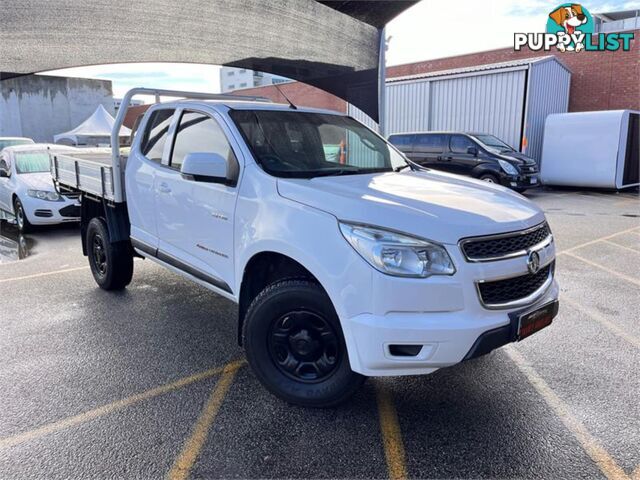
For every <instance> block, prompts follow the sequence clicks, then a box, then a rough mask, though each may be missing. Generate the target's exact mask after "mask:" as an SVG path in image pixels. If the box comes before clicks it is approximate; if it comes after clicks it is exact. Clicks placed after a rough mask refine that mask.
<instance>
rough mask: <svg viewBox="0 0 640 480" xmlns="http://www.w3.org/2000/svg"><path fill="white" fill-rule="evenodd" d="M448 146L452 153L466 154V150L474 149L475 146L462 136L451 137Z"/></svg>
mask: <svg viewBox="0 0 640 480" xmlns="http://www.w3.org/2000/svg"><path fill="white" fill-rule="evenodd" d="M450 146H451V151H452V152H453V153H467V149H468V148H469V147H475V146H476V144H475V143H474V142H473V141H471V140H470V139H469V138H467V137H465V136H464V135H453V136H452V137H451V143H450Z"/></svg>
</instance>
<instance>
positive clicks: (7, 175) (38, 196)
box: [0, 144, 80, 232]
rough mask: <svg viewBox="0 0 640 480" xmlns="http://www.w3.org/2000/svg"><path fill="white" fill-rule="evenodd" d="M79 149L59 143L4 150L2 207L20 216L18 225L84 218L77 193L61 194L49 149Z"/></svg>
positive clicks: (0, 166)
mask: <svg viewBox="0 0 640 480" xmlns="http://www.w3.org/2000/svg"><path fill="white" fill-rule="evenodd" d="M70 150H75V149H73V148H70V147H61V146H59V145H48V144H33V145H19V146H13V147H7V148H5V149H3V150H2V152H0V210H4V211H6V212H8V213H10V214H12V215H14V216H15V217H16V223H17V224H18V228H19V229H20V230H21V231H22V232H27V231H29V229H30V228H31V227H32V226H33V225H54V224H58V223H66V222H77V221H79V220H80V204H79V203H78V199H77V196H73V197H68V196H65V195H60V194H59V193H58V192H56V189H55V187H54V184H53V180H52V179H51V173H50V171H49V170H50V166H49V153H48V151H52V152H57V151H59V152H63V151H64V152H68V151H70Z"/></svg>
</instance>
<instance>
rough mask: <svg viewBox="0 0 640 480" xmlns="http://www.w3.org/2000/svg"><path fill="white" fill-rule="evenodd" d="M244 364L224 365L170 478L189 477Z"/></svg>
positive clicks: (170, 473) (180, 479) (174, 464)
mask: <svg viewBox="0 0 640 480" xmlns="http://www.w3.org/2000/svg"><path fill="white" fill-rule="evenodd" d="M242 365H244V361H241V362H235V363H230V364H229V365H227V366H226V367H224V371H223V372H222V375H221V376H220V379H219V380H218V382H217V383H216V386H215V388H214V389H213V391H212V392H211V396H210V397H209V400H208V401H207V404H206V405H205V407H204V410H203V411H202V413H201V414H200V417H199V418H198V421H197V422H196V424H195V426H194V427H193V431H192V432H191V436H190V437H189V438H188V440H187V441H186V442H185V444H184V446H183V447H182V451H181V452H180V455H178V458H177V459H176V460H175V462H174V463H173V466H172V467H171V470H170V471H169V474H168V475H167V478H168V479H169V480H183V479H186V478H188V477H189V473H190V472H191V469H192V468H193V465H194V464H195V463H196V460H197V459H198V456H199V455H200V451H201V450H202V447H203V445H204V442H205V441H206V440H207V437H208V436H209V430H210V429H211V425H213V421H214V420H215V418H216V416H217V415H218V412H219V411H220V406H221V405H222V402H223V401H224V397H225V396H226V395H227V392H228V391H229V388H230V387H231V384H232V383H233V379H234V377H235V375H236V373H237V372H238V369H239V368H240V367H241V366H242Z"/></svg>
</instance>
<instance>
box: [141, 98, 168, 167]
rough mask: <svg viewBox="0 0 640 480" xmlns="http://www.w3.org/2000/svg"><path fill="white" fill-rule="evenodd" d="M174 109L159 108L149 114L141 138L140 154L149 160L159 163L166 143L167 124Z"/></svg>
mask: <svg viewBox="0 0 640 480" xmlns="http://www.w3.org/2000/svg"><path fill="white" fill-rule="evenodd" d="M173 112H174V110H169V109H161V110H156V111H155V112H153V113H152V114H151V118H149V123H147V128H146V129H145V132H144V138H143V139H142V147H141V148H142V154H143V155H144V156H146V157H147V158H148V159H149V160H152V161H154V162H158V163H160V162H161V161H162V152H163V151H164V146H165V144H166V143H167V136H168V133H169V126H170V125H171V119H172V118H173Z"/></svg>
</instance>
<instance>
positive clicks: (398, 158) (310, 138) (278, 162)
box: [229, 110, 407, 178]
mask: <svg viewBox="0 0 640 480" xmlns="http://www.w3.org/2000/svg"><path fill="white" fill-rule="evenodd" d="M229 115H230V116H231V118H232V119H233V120H234V122H235V123H236V125H237V126H238V129H239V130H240V132H241V133H242V135H243V137H244V139H245V141H246V142H247V144H248V145H249V147H250V148H251V151H252V153H253V155H254V157H255V158H256V160H257V162H258V163H259V164H260V165H261V166H262V168H263V169H264V170H265V171H267V172H268V173H270V174H272V175H275V176H278V177H300V178H313V177H319V176H327V175H353V174H360V173H374V172H390V171H393V170H396V169H399V168H402V167H406V166H407V162H406V161H405V160H404V157H403V156H402V155H401V154H400V153H398V151H396V150H395V149H394V148H393V147H391V146H390V145H389V144H388V143H387V142H385V141H384V140H383V139H382V138H380V137H379V136H378V135H376V134H375V133H373V132H372V131H371V130H369V129H368V128H366V127H365V126H363V125H362V124H360V123H358V122H356V121H355V120H353V119H351V118H348V117H343V116H340V115H331V114H323V113H309V112H296V111H274V110H234V111H231V112H230V113H229Z"/></svg>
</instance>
